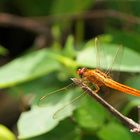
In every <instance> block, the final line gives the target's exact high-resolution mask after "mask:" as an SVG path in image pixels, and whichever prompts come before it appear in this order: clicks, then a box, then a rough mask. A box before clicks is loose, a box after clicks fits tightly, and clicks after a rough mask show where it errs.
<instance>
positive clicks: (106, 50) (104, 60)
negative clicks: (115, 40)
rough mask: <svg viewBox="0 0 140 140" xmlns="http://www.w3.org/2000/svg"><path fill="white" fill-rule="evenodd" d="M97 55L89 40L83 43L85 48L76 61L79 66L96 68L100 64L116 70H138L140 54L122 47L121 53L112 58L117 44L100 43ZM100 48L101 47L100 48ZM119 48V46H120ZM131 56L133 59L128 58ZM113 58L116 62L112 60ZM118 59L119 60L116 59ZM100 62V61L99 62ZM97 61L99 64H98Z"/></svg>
mask: <svg viewBox="0 0 140 140" xmlns="http://www.w3.org/2000/svg"><path fill="white" fill-rule="evenodd" d="M100 45H101V46H99V51H100V50H101V52H98V53H99V55H100V56H98V54H96V53H97V50H96V47H94V40H91V41H89V42H88V43H87V44H86V45H85V49H83V50H82V51H80V52H79V53H78V55H77V63H78V64H79V65H80V66H85V67H94V68H96V67H97V66H98V65H99V64H100V66H99V67H100V68H101V69H108V68H110V66H111V68H112V70H116V71H125V72H139V71H140V61H139V60H140V54H139V53H137V52H135V51H133V50H131V49H129V48H124V52H123V54H117V57H116V59H115V58H114V57H115V55H116V53H117V50H118V47H119V45H115V44H108V43H103V44H100ZM100 48H101V49H100ZM120 49H121V48H120ZM130 57H131V58H133V59H130ZM114 59H115V60H116V62H114ZM118 60H119V61H118ZM99 62H100V63H99ZM98 63H99V64H98Z"/></svg>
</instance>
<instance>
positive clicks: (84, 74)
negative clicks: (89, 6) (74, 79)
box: [40, 38, 140, 116]
mask: <svg viewBox="0 0 140 140" xmlns="http://www.w3.org/2000/svg"><path fill="white" fill-rule="evenodd" d="M96 42H97V38H96V39H95V47H96V51H97V52H96V54H97V55H100V54H99V48H98V47H97V43H96ZM118 52H119V49H118V51H117V53H116V55H115V57H114V60H113V62H112V65H113V64H114V62H115V60H116V58H117V57H118V56H117V55H118ZM97 59H99V58H98V56H97ZM98 63H100V62H99V61H98ZM98 65H100V64H98ZM112 65H111V66H110V68H108V71H106V72H103V71H102V70H101V69H99V68H95V69H89V68H86V67H83V68H80V69H78V70H77V71H76V73H77V74H78V75H79V77H80V78H81V79H82V81H83V82H85V83H91V84H93V85H94V87H95V90H94V92H96V93H98V92H99V91H100V88H101V87H108V88H111V89H115V90H117V91H120V92H123V93H126V94H130V95H133V96H139V97H140V90H137V89H134V88H131V87H129V86H126V85H124V84H121V83H119V82H116V81H115V80H113V78H112V77H111V76H110V74H109V73H110V71H111V68H112ZM98 67H99V66H98ZM71 86H73V83H72V84H70V85H68V86H66V87H64V88H61V89H58V90H56V91H53V92H51V93H50V94H49V95H52V94H54V93H56V92H60V91H62V90H66V89H67V88H69V87H71ZM49 95H46V96H43V97H42V98H41V99H40V100H43V99H45V98H46V97H48V96H49ZM83 95H84V94H81V95H80V96H77V97H76V98H74V99H73V100H72V101H71V102H70V103H68V104H66V105H65V106H64V107H62V108H60V109H59V110H58V111H57V112H56V113H55V115H54V116H57V115H56V114H57V113H58V112H61V110H63V109H64V108H65V107H66V106H69V105H70V104H71V103H73V102H75V101H77V100H78V99H79V98H81V97H82V96H83Z"/></svg>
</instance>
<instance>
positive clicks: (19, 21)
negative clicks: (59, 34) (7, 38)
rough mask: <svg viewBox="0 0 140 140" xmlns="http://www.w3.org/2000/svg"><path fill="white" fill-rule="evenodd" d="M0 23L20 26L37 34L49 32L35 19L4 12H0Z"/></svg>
mask: <svg viewBox="0 0 140 140" xmlns="http://www.w3.org/2000/svg"><path fill="white" fill-rule="evenodd" d="M0 25H3V26H15V27H21V28H24V29H26V30H30V31H32V32H35V33H38V34H48V33H50V30H49V29H48V28H47V27H46V26H45V25H43V24H42V23H40V22H38V21H36V20H33V19H30V18H27V17H19V16H15V15H11V14H5V13H2V14H0Z"/></svg>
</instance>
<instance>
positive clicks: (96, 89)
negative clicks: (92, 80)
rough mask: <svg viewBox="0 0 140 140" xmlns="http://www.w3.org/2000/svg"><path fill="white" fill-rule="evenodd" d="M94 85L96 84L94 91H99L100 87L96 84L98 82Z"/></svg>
mask: <svg viewBox="0 0 140 140" xmlns="http://www.w3.org/2000/svg"><path fill="white" fill-rule="evenodd" d="M94 86H95V90H94V92H96V93H98V91H99V90H100V87H99V86H98V85H96V84H95V85H94Z"/></svg>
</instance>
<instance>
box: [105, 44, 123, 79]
mask: <svg viewBox="0 0 140 140" xmlns="http://www.w3.org/2000/svg"><path fill="white" fill-rule="evenodd" d="M123 53H124V48H123V46H119V47H118V48H117V50H116V53H115V54H114V58H113V59H112V63H111V64H110V66H109V68H108V70H107V71H106V74H107V75H110V76H111V77H112V78H113V79H115V80H118V78H119V74H120V67H121V62H122V58H123ZM113 70H114V71H116V72H113Z"/></svg>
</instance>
